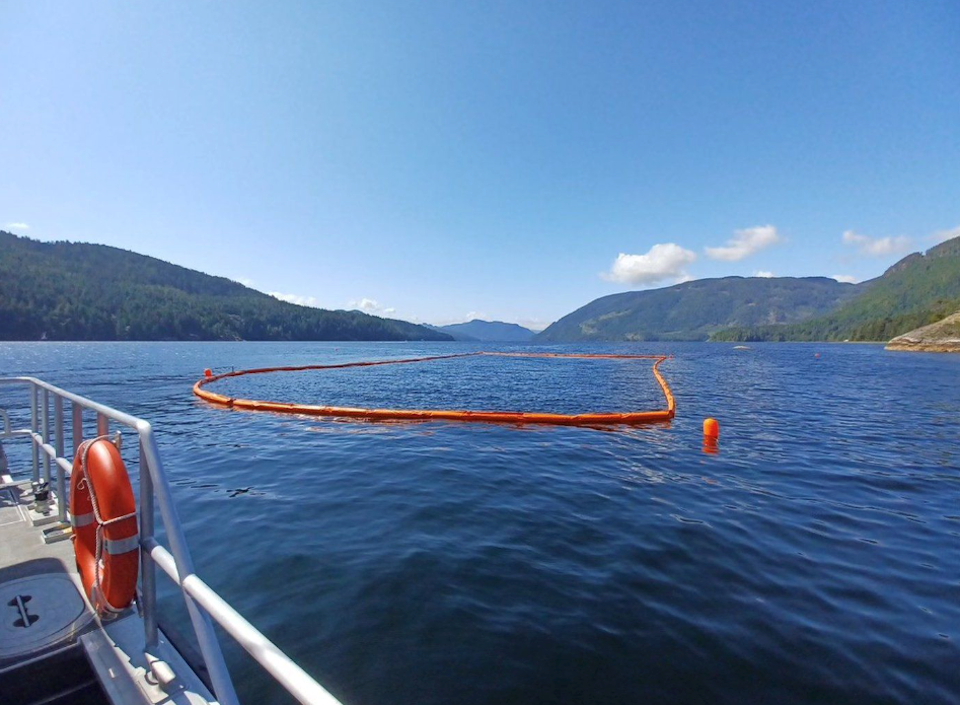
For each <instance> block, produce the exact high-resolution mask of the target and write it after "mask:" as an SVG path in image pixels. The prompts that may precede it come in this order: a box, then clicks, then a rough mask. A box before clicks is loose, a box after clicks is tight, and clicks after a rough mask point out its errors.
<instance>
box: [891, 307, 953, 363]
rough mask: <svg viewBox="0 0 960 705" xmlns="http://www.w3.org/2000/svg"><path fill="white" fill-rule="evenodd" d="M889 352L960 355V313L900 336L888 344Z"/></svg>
mask: <svg viewBox="0 0 960 705" xmlns="http://www.w3.org/2000/svg"><path fill="white" fill-rule="evenodd" d="M887 350H911V351H918V352H956V353H960V312H958V313H954V314H953V315H951V316H947V317H946V318H944V319H943V320H942V321H937V322H936V323H931V324H930V325H928V326H923V327H922V328H918V329H917V330H912V331H910V332H909V333H904V334H903V335H898V336H897V337H896V338H894V339H893V340H891V341H890V342H889V343H887Z"/></svg>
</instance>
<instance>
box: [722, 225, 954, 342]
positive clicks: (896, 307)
mask: <svg viewBox="0 0 960 705" xmlns="http://www.w3.org/2000/svg"><path fill="white" fill-rule="evenodd" d="M957 309H960V238H954V239H952V240H947V241H946V242H943V243H940V244H939V245H937V246H936V247H933V248H931V249H930V250H928V251H927V252H926V254H921V253H919V252H918V253H914V254H912V255H909V256H907V257H905V258H904V259H902V260H900V261H899V262H898V263H897V264H895V265H893V266H892V267H890V269H888V270H887V271H886V272H884V274H883V276H881V277H878V278H877V279H874V280H872V281H871V282H869V286H867V287H866V288H865V289H864V290H863V291H862V293H860V294H859V295H858V296H856V297H855V298H853V299H851V300H850V301H848V302H846V303H845V304H843V305H842V306H840V307H838V308H837V309H836V310H835V311H832V312H830V313H828V314H826V315H823V316H816V317H814V318H812V319H810V320H808V321H803V322H800V323H795V324H792V325H781V326H739V327H736V328H732V329H730V330H724V331H721V332H718V333H717V334H715V335H714V336H713V339H714V340H729V341H750V340H878V341H886V340H890V339H891V338H893V337H896V336H898V335H900V334H902V333H906V332H907V331H910V330H913V329H914V328H919V327H921V326H924V325H927V324H930V323H934V322H936V321H939V320H940V319H942V318H944V317H945V316H948V315H950V314H952V313H954V312H955V311H957Z"/></svg>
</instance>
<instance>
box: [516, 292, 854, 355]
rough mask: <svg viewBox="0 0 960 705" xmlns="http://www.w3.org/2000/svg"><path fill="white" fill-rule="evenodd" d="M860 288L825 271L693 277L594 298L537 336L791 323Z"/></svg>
mask: <svg viewBox="0 0 960 705" xmlns="http://www.w3.org/2000/svg"><path fill="white" fill-rule="evenodd" d="M862 288H863V285H853V284H843V283H841V282H838V281H836V280H835V279H829V278H827V277H804V278H794V277H771V278H763V277H749V278H744V277H724V278H722V279H697V280H694V281H689V282H684V283H682V284H675V285H673V286H669V287H665V288H663V289H648V290H645V291H628V292H624V293H620V294H611V295H609V296H604V297H602V298H599V299H596V300H595V301H591V302H590V303H589V304H587V305H586V306H582V307H581V308H579V309H577V310H576V311H573V312H572V313H570V314H567V315H566V316H564V317H563V318H561V319H560V320H558V321H556V322H555V323H553V324H551V325H550V326H548V327H547V328H546V330H544V331H543V332H542V333H540V334H539V335H537V337H536V338H535V340H536V341H537V342H547V343H552V342H565V341H587V340H596V341H643V340H677V341H680V340H707V339H708V338H709V337H710V336H711V335H712V334H714V333H716V332H718V331H721V330H723V329H725V328H729V327H731V326H738V325H741V326H753V325H760V324H764V323H790V322H794V321H800V320H803V319H805V318H809V317H811V316H816V315H819V314H822V313H826V312H827V311H830V310H831V309H833V308H835V307H836V306H838V305H839V304H841V303H842V302H844V301H847V300H849V299H850V298H852V297H854V296H856V295H857V293H858V292H859V291H861V290H862Z"/></svg>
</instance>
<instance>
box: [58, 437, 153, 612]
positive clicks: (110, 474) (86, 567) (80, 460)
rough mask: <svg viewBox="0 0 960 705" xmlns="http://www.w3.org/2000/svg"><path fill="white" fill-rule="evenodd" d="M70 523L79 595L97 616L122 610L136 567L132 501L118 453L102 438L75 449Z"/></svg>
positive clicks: (137, 551) (130, 593) (132, 589)
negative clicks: (81, 593)
mask: <svg viewBox="0 0 960 705" xmlns="http://www.w3.org/2000/svg"><path fill="white" fill-rule="evenodd" d="M70 523H71V524H72V525H73V550H74V553H75V555H76V558H77V568H78V569H79V570H80V579H81V582H82V583H83V591H84V594H85V595H86V596H87V597H88V598H89V599H90V604H91V605H93V607H94V609H96V611H97V614H100V615H105V614H116V613H118V612H122V611H123V610H124V609H125V608H126V607H127V606H128V605H129V604H130V603H131V602H132V601H133V597H134V594H135V592H136V589H137V574H138V572H139V568H140V540H139V539H140V537H139V535H138V532H137V503H136V500H135V498H134V496H133V488H132V487H131V486H130V478H129V477H128V476H127V468H126V467H125V466H124V464H123V460H122V459H121V458H120V452H119V451H118V450H117V447H116V446H115V445H114V444H113V443H111V442H110V441H109V440H108V439H107V438H105V437H100V438H95V439H93V440H88V441H84V442H83V443H82V444H81V445H80V448H78V449H77V455H76V457H75V458H74V459H73V474H72V475H71V477H70Z"/></svg>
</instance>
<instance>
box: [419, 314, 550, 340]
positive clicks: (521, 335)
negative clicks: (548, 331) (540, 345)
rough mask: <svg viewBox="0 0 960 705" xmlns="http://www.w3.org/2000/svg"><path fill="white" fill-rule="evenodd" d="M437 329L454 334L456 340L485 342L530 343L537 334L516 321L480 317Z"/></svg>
mask: <svg viewBox="0 0 960 705" xmlns="http://www.w3.org/2000/svg"><path fill="white" fill-rule="evenodd" d="M437 330H439V331H443V332H444V333H447V334H449V335H452V336H453V338H454V340H479V341H482V342H485V343H528V342H530V341H531V340H532V339H533V336H534V335H535V334H534V332H533V331H532V330H530V329H529V328H524V327H523V326H518V325H517V324H516V323H504V322H502V321H481V320H479V319H474V320H472V321H468V322H467V323H454V324H453V325H449V326H439V327H437Z"/></svg>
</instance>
